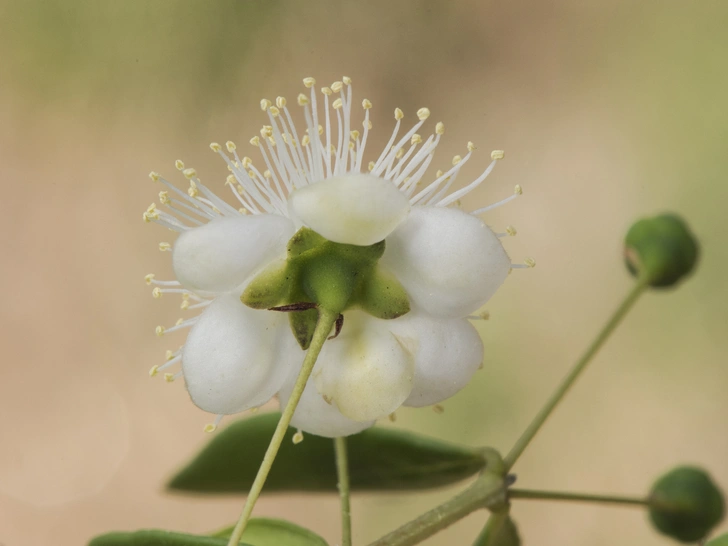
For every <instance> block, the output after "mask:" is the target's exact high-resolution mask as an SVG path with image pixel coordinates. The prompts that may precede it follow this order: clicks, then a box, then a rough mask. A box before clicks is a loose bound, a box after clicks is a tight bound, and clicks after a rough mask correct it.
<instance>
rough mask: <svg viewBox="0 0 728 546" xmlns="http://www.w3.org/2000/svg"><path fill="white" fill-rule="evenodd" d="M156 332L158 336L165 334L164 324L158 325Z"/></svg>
mask: <svg viewBox="0 0 728 546" xmlns="http://www.w3.org/2000/svg"><path fill="white" fill-rule="evenodd" d="M154 333H155V334H157V337H162V336H163V335H164V326H157V327H156V328H155V329H154Z"/></svg>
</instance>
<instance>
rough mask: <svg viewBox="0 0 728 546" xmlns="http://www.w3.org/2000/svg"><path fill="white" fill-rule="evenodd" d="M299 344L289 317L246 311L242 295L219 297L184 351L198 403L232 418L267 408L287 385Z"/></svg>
mask: <svg viewBox="0 0 728 546" xmlns="http://www.w3.org/2000/svg"><path fill="white" fill-rule="evenodd" d="M295 344H296V342H295V340H294V339H293V336H292V335H291V332H290V329H289V328H288V317H286V316H285V315H284V314H282V313H275V312H273V311H256V310H254V309H251V308H249V307H246V306H245V305H243V304H242V303H241V302H240V299H239V298H238V295H237V294H224V295H222V296H219V297H217V298H216V299H215V300H214V301H213V302H212V303H211V304H210V306H209V307H208V308H207V309H205V311H204V313H203V314H202V316H201V317H200V320H199V321H198V322H197V323H196V324H195V325H194V326H193V327H192V330H191V331H190V333H189V335H188V336H187V342H186V343H185V345H184V347H183V349H182V372H183V375H184V379H185V383H186V384H187V390H188V391H189V393H190V397H191V398H192V401H193V402H194V403H195V404H196V405H197V406H199V407H200V408H202V409H203V410H205V411H209V412H210V413H218V414H226V415H227V414H231V413H238V412H240V411H244V410H246V409H250V408H253V407H256V406H260V405H261V404H264V403H265V402H267V401H268V400H270V399H271V397H272V396H273V395H274V394H275V393H276V392H278V390H279V389H280V388H281V385H282V384H283V381H284V380H285V379H286V376H287V375H288V372H289V371H290V369H291V365H292V364H293V362H292V360H291V359H290V358H289V356H290V351H291V346H292V345H295ZM299 352H300V351H299Z"/></svg>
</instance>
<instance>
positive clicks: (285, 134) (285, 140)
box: [281, 133, 288, 144]
mask: <svg viewBox="0 0 728 546" xmlns="http://www.w3.org/2000/svg"><path fill="white" fill-rule="evenodd" d="M281 136H282V137H283V142H285V143H286V144H288V133H283V134H282V135H281Z"/></svg>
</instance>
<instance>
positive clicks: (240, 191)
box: [237, 184, 245, 195]
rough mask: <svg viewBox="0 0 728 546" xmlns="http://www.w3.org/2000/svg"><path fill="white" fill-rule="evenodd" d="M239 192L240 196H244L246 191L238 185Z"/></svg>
mask: <svg viewBox="0 0 728 546" xmlns="http://www.w3.org/2000/svg"><path fill="white" fill-rule="evenodd" d="M237 190H238V193H239V194H240V195H243V192H244V191H245V189H244V188H243V187H242V186H241V185H240V184H238V187H237Z"/></svg>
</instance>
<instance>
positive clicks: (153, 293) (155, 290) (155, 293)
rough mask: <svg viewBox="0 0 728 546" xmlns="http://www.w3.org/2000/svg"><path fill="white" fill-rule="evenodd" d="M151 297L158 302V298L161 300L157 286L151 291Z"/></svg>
mask: <svg viewBox="0 0 728 546" xmlns="http://www.w3.org/2000/svg"><path fill="white" fill-rule="evenodd" d="M152 297H153V298H154V299H155V300H158V299H159V298H161V297H162V289H161V288H159V287H158V286H155V287H154V289H153V290H152Z"/></svg>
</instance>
